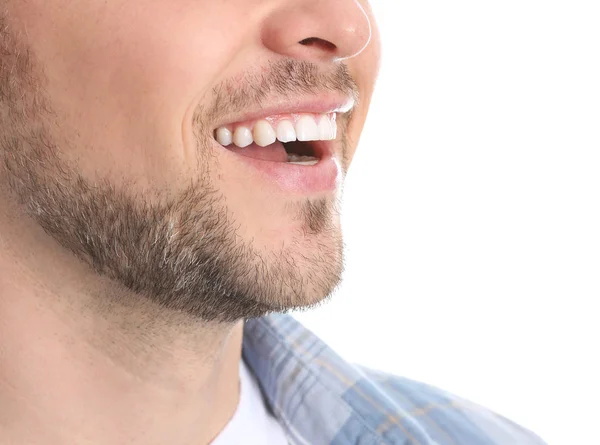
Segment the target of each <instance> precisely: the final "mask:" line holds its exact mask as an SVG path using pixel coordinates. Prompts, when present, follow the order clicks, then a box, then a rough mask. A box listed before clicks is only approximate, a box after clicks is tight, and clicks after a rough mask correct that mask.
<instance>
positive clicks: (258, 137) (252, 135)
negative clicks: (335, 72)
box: [215, 113, 337, 148]
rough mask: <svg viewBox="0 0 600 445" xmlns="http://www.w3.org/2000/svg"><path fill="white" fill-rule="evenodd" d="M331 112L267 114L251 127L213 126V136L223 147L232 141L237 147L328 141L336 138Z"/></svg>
mask: <svg viewBox="0 0 600 445" xmlns="http://www.w3.org/2000/svg"><path fill="white" fill-rule="evenodd" d="M335 116H336V115H335V113H332V114H321V115H317V116H315V115H310V114H302V115H291V116H290V117H286V118H284V119H281V118H277V117H271V118H266V119H261V120H259V121H257V122H255V123H254V126H252V127H251V126H250V125H240V126H236V127H235V129H234V128H233V126H224V127H220V128H218V129H217V131H216V133H215V137H216V139H217V141H218V142H219V144H221V145H223V146H228V145H231V144H232V143H233V144H234V145H236V146H238V147H240V148H243V147H247V146H249V145H251V144H252V143H256V144H257V145H260V146H261V147H266V146H267V145H271V144H272V143H274V142H275V141H276V140H279V141H280V142H293V141H295V140H298V141H329V140H332V139H335V138H336V133H337V125H336V119H335ZM273 127H275V128H273Z"/></svg>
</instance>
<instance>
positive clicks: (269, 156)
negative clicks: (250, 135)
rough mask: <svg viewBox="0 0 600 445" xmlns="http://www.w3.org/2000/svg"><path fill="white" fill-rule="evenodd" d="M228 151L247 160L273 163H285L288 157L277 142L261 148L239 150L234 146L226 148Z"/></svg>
mask: <svg viewBox="0 0 600 445" xmlns="http://www.w3.org/2000/svg"><path fill="white" fill-rule="evenodd" d="M227 149H228V150H230V151H233V152H234V153H237V154H239V155H242V156H247V157H249V158H254V159H260V160H262V161H273V162H287V160H288V155H287V152H286V151H285V148H284V147H283V144H282V143H281V142H279V141H277V142H275V143H273V144H271V145H269V146H267V147H261V146H260V145H257V144H252V145H248V146H247V147H244V148H240V147H236V146H235V145H231V146H229V147H227Z"/></svg>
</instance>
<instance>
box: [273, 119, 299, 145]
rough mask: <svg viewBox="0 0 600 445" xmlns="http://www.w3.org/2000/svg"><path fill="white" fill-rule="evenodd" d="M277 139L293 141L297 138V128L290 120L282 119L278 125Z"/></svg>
mask: <svg viewBox="0 0 600 445" xmlns="http://www.w3.org/2000/svg"><path fill="white" fill-rule="evenodd" d="M277 139H278V140H279V141H280V142H292V141H295V140H296V130H294V124H292V123H291V122H290V121H281V122H279V125H277Z"/></svg>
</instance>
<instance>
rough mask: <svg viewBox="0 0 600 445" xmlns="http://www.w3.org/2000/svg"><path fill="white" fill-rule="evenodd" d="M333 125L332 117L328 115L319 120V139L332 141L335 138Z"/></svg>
mask: <svg viewBox="0 0 600 445" xmlns="http://www.w3.org/2000/svg"><path fill="white" fill-rule="evenodd" d="M332 127H333V126H332V125H331V119H329V118H328V117H327V116H323V117H322V118H321V120H319V125H318V128H319V139H320V140H322V141H330V140H332V139H335V137H334V136H333V128H332Z"/></svg>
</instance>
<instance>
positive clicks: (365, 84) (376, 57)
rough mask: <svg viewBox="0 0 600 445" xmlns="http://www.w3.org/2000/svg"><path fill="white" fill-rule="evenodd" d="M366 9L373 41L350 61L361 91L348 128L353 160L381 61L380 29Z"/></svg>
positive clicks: (349, 156) (350, 153)
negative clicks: (358, 102)
mask: <svg viewBox="0 0 600 445" xmlns="http://www.w3.org/2000/svg"><path fill="white" fill-rule="evenodd" d="M366 11H367V13H368V14H369V18H370V20H371V26H372V36H371V42H370V44H369V46H368V47H367V48H366V49H365V50H364V51H363V52H362V53H361V54H360V55H359V56H358V57H356V58H354V59H352V60H350V61H349V62H348V66H349V68H350V71H351V73H352V76H353V77H354V80H355V81H356V83H357V85H358V88H359V91H360V104H359V106H358V107H357V108H356V109H355V111H354V114H353V117H352V122H351V125H350V126H349V128H348V138H349V140H350V145H351V148H350V150H349V153H348V158H349V160H352V158H353V157H354V153H355V152H356V148H357V145H358V142H359V139H360V135H361V133H362V130H363V127H364V125H365V120H366V118H367V113H368V111H369V105H370V104H371V98H372V97H373V91H374V89H375V82H376V81H377V76H378V74H379V66H380V63H381V39H380V35H379V29H378V27H377V24H376V23H375V19H374V17H373V15H372V13H371V11H370V10H369V9H366Z"/></svg>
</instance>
